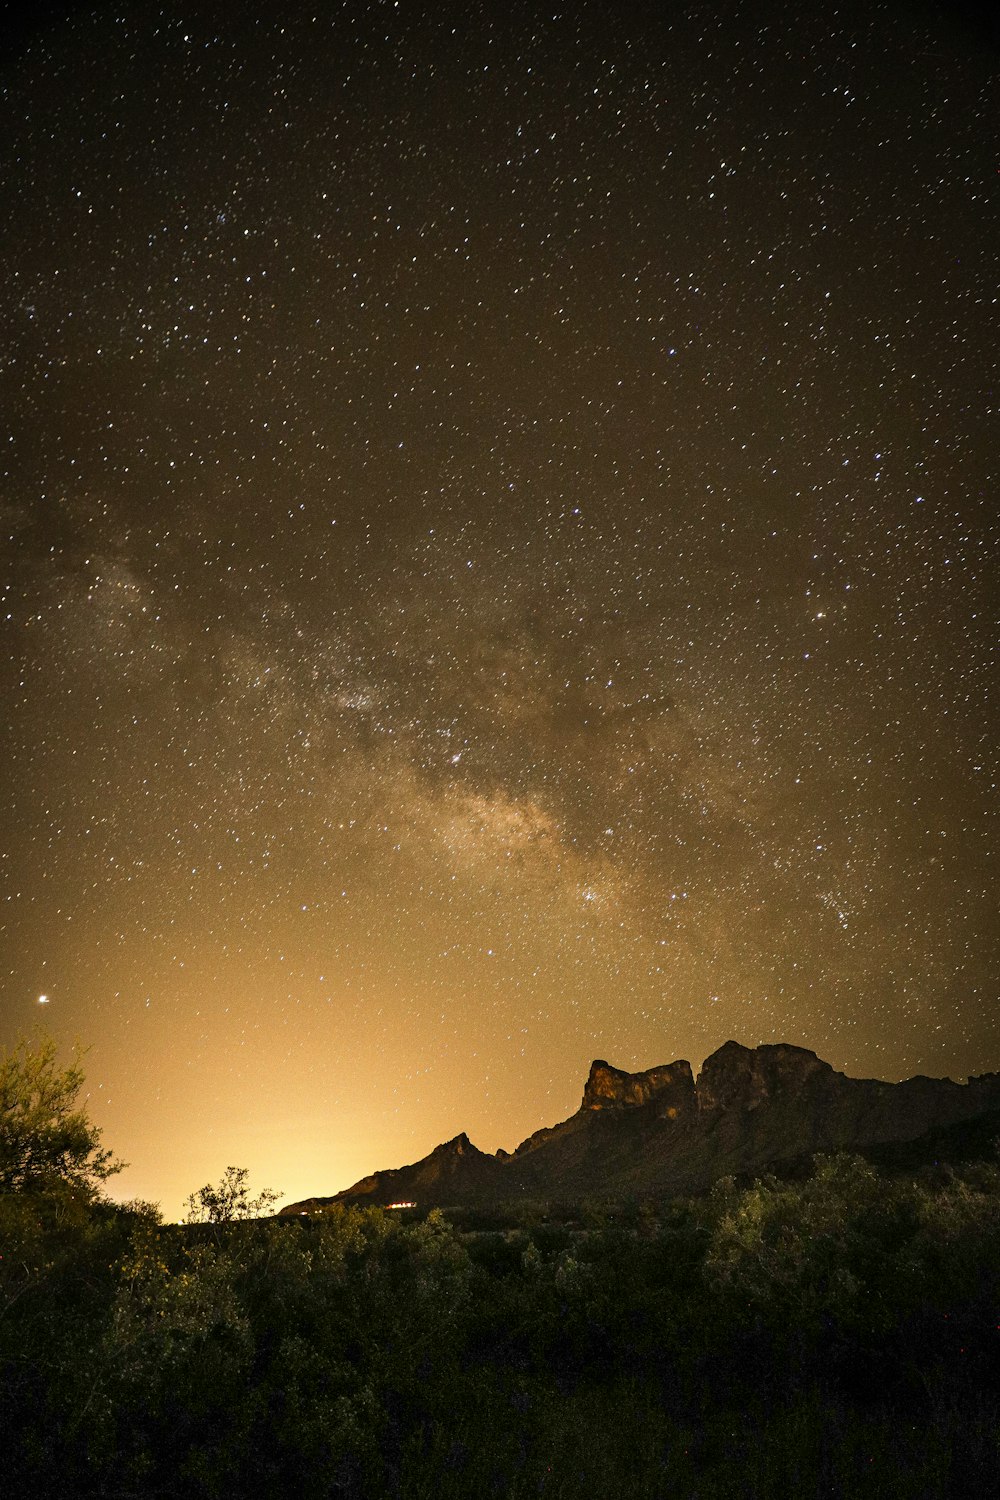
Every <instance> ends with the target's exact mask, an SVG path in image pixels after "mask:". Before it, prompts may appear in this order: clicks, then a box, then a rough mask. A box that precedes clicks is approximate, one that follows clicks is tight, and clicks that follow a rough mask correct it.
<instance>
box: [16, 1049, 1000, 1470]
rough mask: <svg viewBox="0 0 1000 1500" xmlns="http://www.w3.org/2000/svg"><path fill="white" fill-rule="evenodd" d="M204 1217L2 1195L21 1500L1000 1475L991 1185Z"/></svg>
mask: <svg viewBox="0 0 1000 1500" xmlns="http://www.w3.org/2000/svg"><path fill="white" fill-rule="evenodd" d="M19 1055H20V1056H21V1058H22V1059H25V1060H26V1059H27V1053H26V1052H23V1051H22V1052H21V1053H20V1054H19ZM41 1123H42V1124H44V1122H41ZM225 1180H228V1181H229V1183H230V1185H231V1186H235V1187H236V1188H237V1189H238V1188H239V1187H240V1186H242V1187H243V1189H244V1190H245V1189H246V1178H245V1174H239V1173H234V1174H227V1179H224V1181H225ZM213 1191H214V1190H213ZM194 1198H195V1199H196V1200H199V1203H200V1205H201V1207H204V1208H207V1201H206V1200H202V1199H201V1198H200V1195H199V1194H195V1195H194ZM236 1201H237V1203H245V1202H246V1201H250V1200H248V1199H247V1198H246V1196H245V1194H244V1196H243V1197H240V1195H239V1193H238V1192H237V1198H236ZM67 1205H69V1207H68V1206H67ZM265 1206H266V1205H265ZM200 1217H201V1218H202V1219H203V1220H204V1221H206V1222H202V1223H194V1224H188V1225H181V1226H164V1225H162V1224H160V1223H159V1222H158V1218H157V1215H156V1213H155V1211H153V1210H151V1209H149V1208H148V1206H144V1205H131V1206H129V1207H127V1208H125V1209H121V1208H114V1207H112V1206H111V1205H109V1204H108V1203H107V1202H105V1201H103V1200H102V1199H101V1198H100V1196H99V1195H97V1194H96V1193H90V1194H89V1195H88V1194H80V1195H78V1196H77V1197H76V1198H73V1197H72V1195H70V1196H69V1197H67V1195H66V1193H65V1192H64V1190H63V1189H62V1188H61V1187H60V1185H59V1184H58V1183H57V1182H55V1181H54V1179H53V1178H52V1176H51V1175H50V1174H48V1173H46V1174H44V1187H39V1186H38V1184H37V1181H36V1180H35V1179H31V1180H30V1181H29V1178H28V1177H26V1176H24V1175H23V1174H22V1176H21V1177H19V1178H13V1179H9V1180H7V1179H5V1182H4V1189H3V1192H2V1194H0V1236H2V1254H3V1259H2V1260H0V1431H2V1432H3V1433H4V1443H3V1450H2V1456H0V1464H2V1465H3V1466H4V1467H5V1469H6V1472H5V1473H4V1478H5V1479H6V1481H7V1483H6V1486H5V1492H7V1493H11V1494H30V1495H33V1496H44V1495H53V1496H55V1495H58V1496H61V1497H62V1496H74V1495H93V1496H112V1495H113V1496H125V1495H128V1496H137V1497H139V1496H150V1497H152V1496H157V1497H164V1500H171V1497H178V1500H180V1497H182V1496H183V1497H216V1496H218V1497H222V1496H226V1497H228V1496H231V1495H234V1494H251V1493H252V1494H254V1495H260V1496H264V1497H275V1500H277V1497H279V1496H280V1497H285V1496H288V1495H297V1496H298V1495H301V1496H304V1497H317V1500H319V1497H334V1496H338V1497H340V1496H347V1497H357V1500H362V1497H373V1500H374V1497H382V1496H400V1497H412V1500H418V1497H431V1496H433V1497H435V1500H449V1497H455V1500H458V1497H465V1496H476V1497H478V1496H498V1497H504V1500H506V1497H527V1496H532V1497H535V1496H539V1495H541V1496H546V1497H563V1500H570V1497H573V1500H577V1497H580V1496H587V1497H594V1500H598V1497H612V1496H615V1497H617V1496H620V1495H622V1494H628V1495H629V1496H630V1497H648V1500H653V1497H656V1500H659V1497H663V1496H679V1497H694V1496H698V1497H699V1500H724V1497H725V1500H729V1497H737V1496H746V1497H748V1500H749V1497H755V1500H757V1497H767V1496H775V1497H777V1496H781V1497H786V1496H788V1495H795V1496H796V1497H809V1496H819V1495H823V1496H829V1495H837V1496H844V1497H850V1496H862V1495H863V1496H869V1495H870V1496H876V1495H878V1496H880V1497H912V1500H929V1497H934V1496H951V1495H954V1496H963V1497H964V1496H968V1495H974V1494H982V1493H986V1492H987V1490H988V1488H989V1483H990V1481H991V1480H992V1478H993V1477H994V1476H995V1474H996V1472H997V1468H998V1461H1000V1452H998V1433H1000V1422H998V1420H997V1418H998V1406H1000V1361H998V1351H1000V1327H998V1324H1000V1317H998V1308H1000V1169H998V1167H997V1165H996V1163H995V1161H988V1162H977V1163H966V1164H965V1165H962V1166H950V1167H944V1168H939V1169H935V1168H930V1169H922V1170H921V1171H920V1172H919V1173H918V1174H916V1175H913V1174H911V1175H909V1176H897V1177H889V1176H886V1175H884V1174H882V1173H880V1172H879V1171H878V1170H877V1169H876V1168H874V1167H873V1166H872V1165H871V1164H870V1163H868V1162H865V1161H863V1160H861V1159H858V1158H847V1157H833V1158H828V1159H819V1160H818V1161H817V1162H816V1164H815V1168H814V1170H813V1172H812V1173H811V1175H809V1176H807V1177H805V1178H803V1179H802V1180H796V1181H794V1182H787V1181H786V1182H779V1181H777V1180H764V1181H760V1182H757V1183H754V1184H752V1185H751V1186H749V1187H744V1188H740V1187H738V1186H736V1185H735V1184H734V1183H732V1182H723V1183H720V1184H718V1185H717V1187H716V1188H715V1190H714V1191H713V1192H712V1193H711V1194H710V1195H709V1196H708V1197H706V1198H703V1199H701V1200H697V1201H685V1202H680V1201H671V1202H663V1203H646V1204H632V1205H618V1206H613V1205H607V1204H598V1203H593V1204H589V1205H586V1206H585V1208H584V1209H583V1210H582V1211H580V1210H575V1209H566V1210H564V1211H562V1212H560V1211H559V1210H558V1209H557V1208H556V1207H555V1206H552V1205H549V1206H546V1205H542V1204H530V1205H523V1206H522V1207H520V1208H517V1209H511V1210H508V1211H506V1212H501V1211H499V1210H498V1211H496V1212H494V1213H492V1214H490V1213H481V1214H478V1215H474V1214H472V1213H466V1214H465V1215H464V1216H459V1215H455V1216H448V1215H446V1214H443V1213H441V1212H438V1211H432V1212H430V1213H428V1214H426V1215H421V1214H419V1213H417V1214H415V1215H414V1214H411V1215H396V1214H393V1213H391V1212H382V1211H380V1210H377V1209H372V1210H351V1209H343V1208H338V1207H336V1206H334V1207H331V1208H330V1209H329V1210H327V1211H325V1212H324V1213H323V1214H322V1215H316V1216H312V1217H309V1218H301V1219H300V1218H289V1219H266V1220H265V1219H260V1220H255V1219H246V1218H241V1217H240V1216H239V1214H238V1213H236V1214H231V1215H228V1216H225V1215H224V1216H222V1218H221V1219H220V1218H216V1219H215V1220H212V1223H213V1224H214V1226H215V1227H210V1226H209V1225H208V1223H207V1221H209V1220H211V1214H210V1213H208V1212H205V1213H203V1214H201V1213H200Z"/></svg>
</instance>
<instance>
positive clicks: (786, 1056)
mask: <svg viewBox="0 0 1000 1500" xmlns="http://www.w3.org/2000/svg"><path fill="white" fill-rule="evenodd" d="M819 1075H827V1076H833V1069H832V1068H831V1066H830V1064H829V1063H827V1062H823V1061H822V1059H821V1058H819V1057H817V1056H816V1054H815V1052H810V1051H809V1049H808V1048H807V1047H793V1046H791V1045H790V1044H789V1043H787V1042H777V1043H773V1044H772V1043H763V1044H762V1045H761V1046H759V1047H744V1046H742V1044H741V1043H740V1042H733V1041H729V1042H724V1043H723V1044H722V1046H721V1047H719V1048H718V1050H717V1051H715V1052H713V1053H712V1054H711V1055H710V1056H709V1057H706V1059H705V1061H704V1063H703V1064H702V1069H701V1072H700V1073H699V1074H698V1083H697V1091H698V1107H699V1109H729V1108H734V1107H735V1108H741V1107H742V1108H751V1109H752V1108H753V1107H754V1106H756V1105H758V1104H760V1103H762V1102H763V1101H764V1100H765V1099H769V1098H771V1097H773V1096H774V1095H776V1094H786V1093H797V1092H798V1091H800V1090H801V1089H803V1088H804V1087H806V1085H807V1084H808V1083H809V1082H810V1080H812V1079H815V1078H816V1077H817V1076H819Z"/></svg>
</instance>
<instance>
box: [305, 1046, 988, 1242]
mask: <svg viewBox="0 0 1000 1500" xmlns="http://www.w3.org/2000/svg"><path fill="white" fill-rule="evenodd" d="M995 1110H1000V1074H997V1073H984V1074H982V1075H981V1076H979V1077H975V1078H970V1079H969V1080H968V1082H967V1083H955V1082H953V1080H952V1079H950V1078H925V1077H923V1076H918V1077H916V1078H908V1079H906V1080H905V1082H903V1083H883V1082H881V1081H879V1080H878V1079H872V1078H848V1077H847V1076H846V1075H845V1074H843V1073H837V1072H836V1071H835V1070H834V1069H833V1068H832V1067H831V1065H830V1064H829V1063H827V1062H824V1061H823V1060H822V1058H819V1057H817V1055H816V1053H815V1052H810V1051H809V1050H808V1049H807V1048H804V1047H793V1046H789V1045H787V1044H785V1043H776V1044H768V1045H764V1046H760V1047H744V1046H741V1045H740V1043H739V1042H726V1043H725V1044H724V1045H723V1046H721V1047H720V1048H719V1049H718V1051H717V1052H713V1053H712V1054H711V1056H710V1057H707V1058H706V1059H705V1062H704V1064H703V1066H702V1069H701V1072H700V1073H699V1074H698V1077H697V1079H696V1078H695V1076H694V1073H693V1071H692V1068H691V1064H690V1063H688V1062H685V1061H684V1060H683V1059H681V1060H678V1061H677V1062H672V1063H664V1064H661V1065H660V1066H658V1067H655V1068H647V1069H645V1070H644V1071H642V1072H638V1073H628V1072H626V1071H624V1070H623V1069H621V1068H616V1067H614V1066H613V1065H612V1064H611V1063H609V1062H606V1061H605V1060H604V1059H603V1058H598V1059H596V1060H595V1061H594V1062H593V1063H592V1064H591V1066H590V1072H589V1074H588V1076H587V1081H586V1084H585V1085H584V1090H583V1098H582V1100H581V1103H580V1107H579V1109H578V1110H577V1111H576V1113H575V1114H573V1115H570V1117H569V1119H567V1120H563V1121H561V1122H560V1123H559V1124H557V1125H551V1126H546V1127H543V1128H542V1129H541V1130H536V1131H535V1132H534V1133H533V1134H532V1135H530V1136H528V1138H527V1139H526V1140H524V1141H522V1142H521V1144H520V1145H519V1146H518V1147H517V1148H516V1150H514V1151H513V1152H507V1151H498V1152H497V1153H496V1154H495V1155H490V1154H489V1153H487V1152H484V1151H480V1150H478V1148H477V1147H476V1146H474V1145H473V1144H472V1142H471V1141H470V1140H469V1137H468V1136H467V1135H466V1134H465V1133H464V1132H463V1133H462V1134H460V1135H457V1136H455V1137H454V1138H453V1139H452V1140H450V1141H445V1142H444V1143H443V1144H442V1145H440V1146H436V1147H435V1148H434V1150H433V1151H432V1152H431V1153H430V1155H429V1156H425V1157H424V1158H423V1160H421V1161H418V1162H414V1163H413V1164H412V1165H410V1166H405V1167H396V1168H393V1169H391V1170H388V1171H379V1172H373V1173H372V1174H371V1176H369V1177H364V1178H362V1180H361V1181H360V1182H356V1183H355V1184H354V1186H353V1187H350V1188H347V1189H345V1190H344V1191H343V1192H340V1193H336V1194H334V1195H333V1196H332V1197H329V1198H310V1199H305V1200H303V1201H302V1202H299V1203H293V1204H290V1205H289V1206H288V1207H287V1208H284V1209H282V1210H281V1212H282V1214H286V1215H287V1214H306V1213H310V1212H312V1211H314V1210H317V1209H320V1208H322V1207H323V1206H324V1205H325V1204H329V1203H343V1204H362V1205H364V1204H369V1205H381V1206H386V1205H389V1204H392V1203H399V1202H408V1203H416V1204H417V1205H418V1206H419V1207H422V1208H424V1207H434V1206H440V1207H448V1206H451V1205H454V1206H459V1205H472V1204H485V1203H494V1202H504V1201H510V1200H515V1199H519V1198H550V1199H559V1200H560V1201H563V1202H572V1201H574V1200H577V1199H581V1198H585V1197H595V1196H597V1197H607V1198H628V1197H636V1196H641V1195H661V1194H670V1193H688V1192H699V1191H701V1190H703V1189H704V1188H706V1187H708V1186H709V1185H710V1184H711V1183H712V1182H713V1181H714V1180H715V1179H716V1178H717V1177H720V1176H723V1175H727V1174H730V1173H731V1174H734V1175H736V1174H739V1175H745V1174H746V1173H748V1172H757V1171H765V1170H767V1168H768V1167H770V1166H772V1165H775V1164H777V1163H779V1162H784V1161H789V1160H793V1159H796V1158H801V1157H804V1156H809V1155H811V1154H812V1153H814V1152H817V1151H857V1150H864V1149H865V1148H867V1147H872V1146H876V1145H887V1144H889V1143H892V1142H906V1141H915V1140H917V1138H918V1137H922V1136H925V1135H927V1133H928V1132H931V1131H935V1130H940V1129H943V1128H945V1127H948V1126H952V1125H956V1124H958V1123H960V1122H962V1121H966V1120H974V1119H976V1118H978V1117H979V1116H985V1115H987V1114H989V1113H990V1112H991V1111H995Z"/></svg>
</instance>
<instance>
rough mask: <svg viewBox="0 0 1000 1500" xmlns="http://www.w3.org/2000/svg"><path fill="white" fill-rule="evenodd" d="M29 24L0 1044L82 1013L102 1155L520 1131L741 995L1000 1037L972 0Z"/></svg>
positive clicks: (767, 1004)
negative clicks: (955, 2) (595, 1076)
mask: <svg viewBox="0 0 1000 1500" xmlns="http://www.w3.org/2000/svg"><path fill="white" fill-rule="evenodd" d="M8 43H9V45H8V46H7V47H5V48H4V49H3V60H2V63H0V85H2V99H0V103H2V112H0V122H2V134H0V171H2V180H3V184H4V186H3V193H2V197H0V224H2V228H0V246H2V250H0V287H2V291H3V295H2V298H0V319H2V335H0V412H2V414H3V416H2V429H3V430H2V432H0V440H2V444H3V451H2V454H0V475H2V481H0V545H2V557H3V566H2V575H0V582H2V589H3V610H2V613H0V621H2V632H3V651H2V667H0V671H2V677H0V693H2V702H3V705H4V707H3V712H2V715H0V736H2V748H0V765H2V767H3V775H2V785H3V796H2V802H0V808H2V811H0V825H2V829H3V834H2V848H0V855H2V859H0V1042H2V1043H4V1044H10V1043H11V1042H13V1040H14V1039H15V1038H16V1037H17V1036H18V1035H19V1034H23V1033H25V1032H27V1031H30V1029H31V1028H32V1027H33V1026H34V1025H35V1024H36V1023H37V1022H39V1021H44V1023H45V1025H46V1026H47V1027H48V1029H49V1030H50V1031H51V1032H52V1033H53V1034H54V1035H55V1036H56V1037H57V1038H58V1039H59V1040H60V1042H61V1043H65V1044H66V1045H67V1047H68V1046H69V1044H70V1043H71V1042H72V1040H73V1039H74V1038H79V1039H80V1040H81V1041H83V1042H84V1043H85V1044H88V1045H89V1046H90V1047H91V1051H90V1054H89V1057H88V1059H87V1074H88V1087H89V1090H90V1100H89V1107H90V1110H91V1113H92V1114H93V1116H94V1118H95V1119H97V1120H98V1121H99V1122H100V1124H101V1125H102V1126H103V1127H104V1130H105V1136H106V1140H107V1142H108V1143H109V1144H110V1145H111V1146H113V1147H114V1149H115V1150H116V1151H117V1152H118V1153H119V1155H121V1156H123V1157H125V1158H127V1160H128V1161H129V1162H130V1163H131V1166H130V1168H129V1170H128V1171H127V1172H126V1173H125V1174H124V1175H123V1176H122V1177H121V1178H119V1179H116V1183H117V1186H116V1192H117V1194H118V1195H119V1196H122V1197H132V1196H142V1197H145V1198H151V1199H155V1200H158V1201H160V1202H161V1203H162V1205H163V1207H164V1210H165V1211H166V1212H167V1214H168V1216H171V1217H173V1216H176V1215H177V1214H178V1213H179V1211H180V1208H181V1203H182V1200H183V1198H184V1197H185V1196H186V1194H187V1193H189V1192H191V1191H192V1190H194V1189H195V1188H196V1187H198V1186H200V1185H201V1183H203V1182H205V1181H207V1180H209V1179H212V1180H215V1179H216V1178H217V1177H218V1176H219V1175H220V1174H221V1171H222V1169H223V1167H225V1166H226V1165H227V1164H229V1163H230V1162H233V1163H236V1164H238V1165H245V1166H248V1167H249V1168H250V1169H251V1174H252V1181H253V1183H254V1184H255V1185H261V1184H264V1183H267V1184H270V1185H271V1186H273V1187H275V1188H277V1189H281V1190H284V1192H285V1193H286V1194H287V1195H288V1197H289V1198H294V1197H301V1196H305V1195H307V1194H311V1193H322V1192H334V1191H336V1190H337V1189H339V1188H341V1187H345V1186H347V1185H349V1184H350V1183H352V1182H353V1181H355V1180H356V1179H357V1178H359V1177H360V1176H362V1175H363V1174H364V1173H366V1172H368V1171H370V1170H372V1169H374V1168H381V1167H386V1166H395V1165H399V1164H401V1163H402V1162H405V1161H410V1160H414V1159H415V1158H416V1157H418V1156H421V1155H423V1154H424V1153H425V1152H426V1151H428V1150H430V1149H431V1148H432V1147H433V1146H434V1145H435V1144H437V1142H439V1141H441V1140H444V1139H447V1138H449V1137H450V1136H452V1135H454V1134H456V1133H457V1132H458V1131H459V1130H462V1129H466V1130H468V1131H469V1133H470V1135H471V1136H472V1139H473V1140H474V1141H475V1142H476V1144H477V1145H479V1146H480V1147H481V1148H483V1149H488V1150H492V1149H495V1148H496V1147H497V1146H501V1145H502V1146H505V1147H507V1148H511V1147H513V1146H514V1145H515V1144H516V1143H517V1142H518V1141H519V1140H520V1139H522V1138H523V1137H524V1136H525V1135H527V1134H528V1133H529V1132H530V1131H531V1130H533V1129H535V1128H536V1127H537V1126H539V1125H542V1124H547V1123H552V1122H553V1121H554V1120H557V1119H560V1118H563V1117H565V1116H566V1115H567V1114H569V1113H571V1112H572V1110H573V1109H575V1108H576V1106H577V1104H578V1103H579V1097H580V1094H581V1091H582V1086H583V1081H584V1078H585V1075H586V1070H587V1067H588V1064H589V1062H590V1060H591V1059H592V1058H593V1057H597V1056H602V1057H607V1058H609V1059H610V1060H611V1061H612V1062H614V1063H615V1064H617V1065H618V1066H621V1067H626V1068H630V1069H635V1068H642V1067H649V1066H651V1065H653V1064H655V1063H660V1062H666V1061H670V1060H672V1059H674V1058H677V1057H687V1058H689V1059H691V1061H692V1062H693V1063H694V1064H695V1066H697V1065H698V1064H699V1063H700V1062H701V1060H702V1059H703V1058H704V1057H705V1056H706V1054H707V1053H709V1052H711V1051H713V1050H714V1049H715V1048H716V1047H717V1046H719V1045H720V1044H721V1043H722V1042H724V1041H725V1040H726V1039H727V1038H729V1037H734V1038H736V1039H737V1040H739V1041H741V1042H744V1043H746V1044H747V1045H753V1044H756V1043H759V1042H771V1041H787V1042H792V1043H796V1044H799V1045H804V1046H808V1047H811V1048H813V1049H814V1050H816V1051H817V1052H818V1053H819V1054H820V1056H822V1057H824V1058H826V1059H827V1060H829V1061H830V1062H831V1063H833V1064H834V1066H835V1067H838V1068H842V1069H844V1070H846V1071H848V1072H851V1073H855V1074H858V1075H861V1076H875V1077H882V1078H888V1079H898V1078H901V1077H905V1076H908V1075H910V1074H913V1073H915V1072H927V1073H931V1074H934V1075H940V1074H950V1075H952V1076H954V1077H963V1076H965V1075H967V1074H969V1073H976V1072H982V1071H985V1070H987V1069H995V1068H998V1067H1000V1032H998V1027H997V1022H996V1015H997V990H996V972H997V969H996V957H997V953H996V934H997V928H998V924H997V920H996V891H995V887H994V878H993V867H992V863H991V858H990V856H991V849H992V843H993V834H994V827H995V819H996V809H997V802H996V787H997V781H996V773H997V724H996V718H995V710H994V700H993V698H992V693H991V689H992V687H993V684H994V682H995V672H994V669H995V661H994V657H995V642H996V625H997V622H996V616H995V609H994V602H995V599H996V597H997V593H998V592H1000V580H998V579H997V576H996V574H997V568H996V563H997V524H998V521H997V517H998V509H997V491H996V485H995V474H994V472H993V469H994V465H993V462H992V460H993V456H994V454H995V453H996V451H997V434H996V425H995V387H994V374H995V354H994V350H995V347H996V341H997V327H996V316H995V314H996V288H997V269H998V262H997V245H998V233H997V231H998V223H997V214H996V205H995V199H993V200H992V201H991V194H993V193H994V192H995V185H996V181H997V155H996V121H997V118H998V104H1000V91H998V87H997V74H998V57H1000V52H998V48H997V46H996V38H995V36H994V35H993V34H991V33H990V32H989V28H988V27H986V26H984V25H982V24H980V23H979V22H978V21H977V18H976V15H975V13H974V12H973V11H972V10H971V9H970V8H968V7H964V8H951V9H947V8H944V7H942V6H934V5H931V4H924V5H921V4H918V3H916V0H914V3H913V4H910V5H906V4H892V5H889V6H884V5H883V6H878V5H871V4H864V5H862V4H850V3H847V4H840V5H823V4H820V5H817V6H808V7H792V6H788V5H785V4H776V3H763V4H761V3H752V4H751V3H740V0H721V3H716V4H713V5H711V6H709V5H705V4H700V3H699V4H689V5H687V6H684V5H678V6H673V5H669V6H668V5H665V4H653V3H649V4H646V5H623V6H621V7H617V6H616V7H608V6H607V5H605V4H600V3H596V0H581V3H574V4H555V5H548V6H541V5H527V4H521V3H518V0H514V3H512V4H505V5H503V6H493V5H491V4H490V5H480V4H478V3H471V4H470V3H462V4H452V3H448V0H441V3H436V4H418V3H414V4H410V3H407V0H399V3H384V0H383V3H372V4H369V5H360V4H336V5H313V6H311V7H310V6H303V5H300V4H297V3H292V4H289V5H283V6H274V5H262V4H256V3H254V0H251V3H248V4H242V5H240V6H238V7H223V8H221V9H216V8H213V7H200V6H187V7H183V6H172V5H164V6H162V7H156V6H152V5H148V4H127V3H123V4H118V5H107V4H101V5H97V6H95V7H92V8H84V7H78V8H68V7H62V8H53V9H50V10H48V11H45V12H38V13H37V17H36V20H35V22H34V23H24V22H22V23H21V24H20V25H14V24H11V27H10V31H9V36H8ZM40 996H44V997H45V998H44V1000H43V1001H42V1002H41V1003H40V1000H39V997H40Z"/></svg>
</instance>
